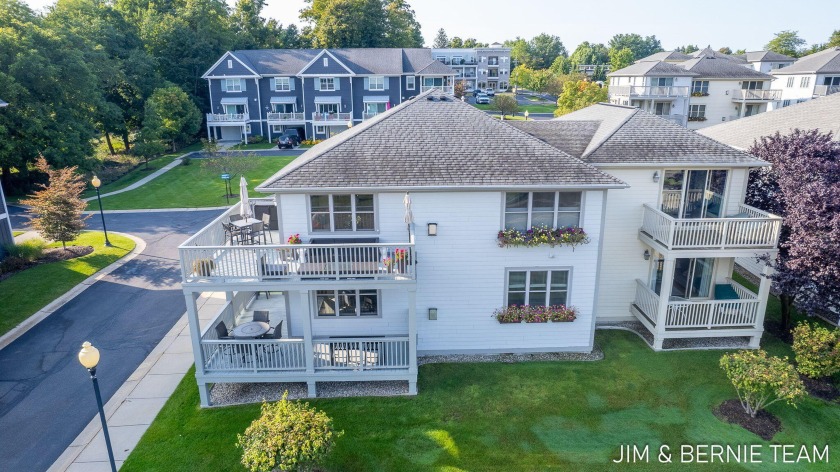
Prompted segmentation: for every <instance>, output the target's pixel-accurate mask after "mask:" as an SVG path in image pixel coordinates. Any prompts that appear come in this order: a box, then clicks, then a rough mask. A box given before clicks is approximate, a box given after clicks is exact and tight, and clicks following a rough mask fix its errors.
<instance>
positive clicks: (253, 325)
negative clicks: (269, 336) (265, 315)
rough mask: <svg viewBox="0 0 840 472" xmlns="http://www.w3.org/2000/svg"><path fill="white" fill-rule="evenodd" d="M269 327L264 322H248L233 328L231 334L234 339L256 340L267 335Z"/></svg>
mask: <svg viewBox="0 0 840 472" xmlns="http://www.w3.org/2000/svg"><path fill="white" fill-rule="evenodd" d="M270 328H271V326H269V325H268V323H266V322H264V321H249V322H247V323H242V324H241V325H239V326H237V327H235V328H233V331H231V334H232V335H233V337H234V338H236V339H256V338H259V337H260V336H262V335H263V334H265V333H267V332H268V330H269V329H270Z"/></svg>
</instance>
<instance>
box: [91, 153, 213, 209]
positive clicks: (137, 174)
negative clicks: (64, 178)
mask: <svg viewBox="0 0 840 472" xmlns="http://www.w3.org/2000/svg"><path fill="white" fill-rule="evenodd" d="M200 150H201V143H195V144H191V145H189V146H187V147H185V148H183V149H181V150H179V151H178V152H173V153H169V154H164V155H163V156H160V157H157V158H155V159H152V160H151V161H149V167H148V169H147V168H146V165H145V164H143V163H141V164H140V165H138V166H137V167H135V168H134V169H131V170H130V171H128V172H127V173H125V174H124V175H123V176H122V177H120V178H119V179H117V180H115V181H113V182H110V183H107V184H103V185H102V186H101V187H100V188H99V191H100V192H101V193H108V192H113V191H115V190H120V189H123V188H125V187H128V186H129V185H131V184H133V183H134V182H137V181H138V180H140V179H142V178H144V177H147V176H149V175H150V174H152V173H154V172H155V171H156V170H158V169H160V168H161V167H163V166H165V165H167V164H169V163H171V162H172V159H175V158H176V157H178V156H181V155H183V154H186V153H188V152H192V151H200ZM95 196H96V190H94V189H92V188H91V189H88V190H86V191H85V192H84V193H83V194H82V198H87V197H95ZM97 208H98V207H97Z"/></svg>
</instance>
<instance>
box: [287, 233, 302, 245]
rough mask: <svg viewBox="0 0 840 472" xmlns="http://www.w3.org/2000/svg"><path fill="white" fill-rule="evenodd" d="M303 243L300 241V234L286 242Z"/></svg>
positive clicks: (292, 236)
mask: <svg viewBox="0 0 840 472" xmlns="http://www.w3.org/2000/svg"><path fill="white" fill-rule="evenodd" d="M302 242H303V241H301V240H300V234H293V235H291V236H289V239H287V240H286V244H301V243H302Z"/></svg>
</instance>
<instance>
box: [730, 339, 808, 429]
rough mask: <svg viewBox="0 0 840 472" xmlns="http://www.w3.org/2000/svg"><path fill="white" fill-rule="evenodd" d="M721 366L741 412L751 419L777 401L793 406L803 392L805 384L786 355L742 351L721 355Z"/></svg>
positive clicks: (759, 351) (760, 351)
mask: <svg viewBox="0 0 840 472" xmlns="http://www.w3.org/2000/svg"><path fill="white" fill-rule="evenodd" d="M720 367H721V368H722V369H723V371H724V372H726V377H728V378H729V381H730V382H732V385H733V386H734V387H735V390H736V391H737V392H738V400H739V401H740V402H741V406H743V407H744V411H746V412H747V414H749V415H750V416H752V417H753V418H755V415H756V414H757V413H758V412H759V411H761V410H762V409H764V408H767V407H768V406H770V405H772V404H774V403H776V402H778V401H783V402H786V403H787V404H789V405H792V406H796V402H797V401H799V399H801V398H802V397H803V396H804V395H805V386H804V385H803V384H802V381H801V380H800V379H799V376H798V375H796V370H794V368H793V366H792V365H790V363H788V361H787V358H784V359H782V358H779V357H775V356H773V357H767V353H766V352H764V351H762V350H757V351H746V350H742V351H738V352H735V353H732V354H725V355H724V356H723V357H721V358H720Z"/></svg>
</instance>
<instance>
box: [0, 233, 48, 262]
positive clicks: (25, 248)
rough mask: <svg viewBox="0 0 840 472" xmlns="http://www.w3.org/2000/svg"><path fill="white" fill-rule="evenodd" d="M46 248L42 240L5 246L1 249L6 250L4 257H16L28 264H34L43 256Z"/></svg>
mask: <svg viewBox="0 0 840 472" xmlns="http://www.w3.org/2000/svg"><path fill="white" fill-rule="evenodd" d="M46 247H47V243H46V241H44V240H43V239H30V240H28V241H23V242H22V243H19V244H8V245H5V246H3V249H5V250H6V255H7V256H9V257H18V258H20V259H23V260H25V261H28V262H34V261H36V260H38V259H40V258H41V256H43V255H44V249H45V248H46Z"/></svg>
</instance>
